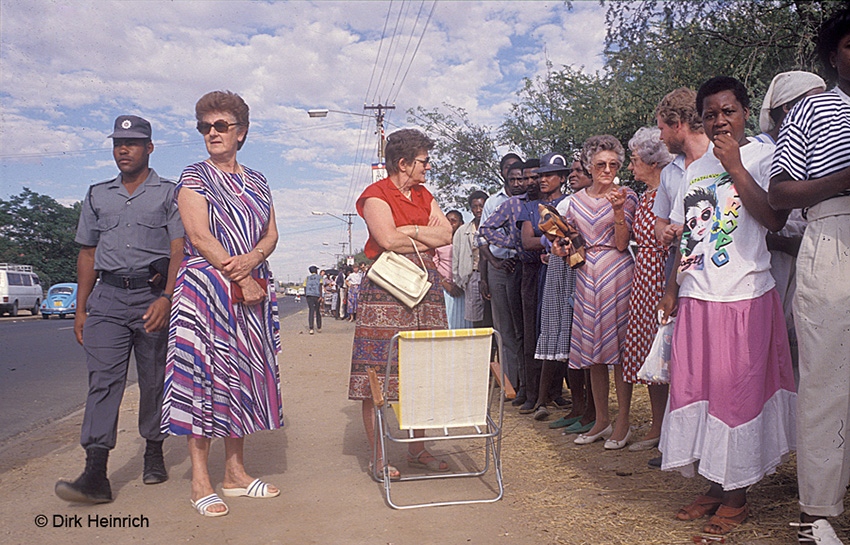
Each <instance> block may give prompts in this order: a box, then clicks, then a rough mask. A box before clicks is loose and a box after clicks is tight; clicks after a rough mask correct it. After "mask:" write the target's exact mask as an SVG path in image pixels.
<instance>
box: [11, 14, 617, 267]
mask: <svg viewBox="0 0 850 545" xmlns="http://www.w3.org/2000/svg"><path fill="white" fill-rule="evenodd" d="M604 37H605V8H603V7H600V5H599V3H598V2H581V1H578V2H573V3H572V7H571V8H570V7H568V6H567V5H566V4H565V3H564V2H560V1H555V2H543V1H524V2H473V1H463V2H452V1H443V0H440V1H437V2H434V1H433V0H425V1H400V0H396V1H393V2H366V1H357V2H330V1H321V2H307V1H297V2H282V1H280V2H260V1H253V2H246V1H236V0H230V1H228V0H216V1H213V0H194V1H188V0H185V1H179V0H177V1H156V0H144V1H141V0H140V1H106V0H91V1H86V0H0V198H3V199H7V198H8V197H10V196H11V195H16V194H19V193H20V192H21V191H22V189H23V188H24V187H26V188H29V189H30V190H32V191H35V192H36V193H40V194H44V195H49V196H51V197H53V198H55V199H56V200H57V201H59V202H60V203H63V204H65V205H71V204H73V203H74V202H76V201H79V200H82V198H83V197H84V196H85V193H86V190H87V188H88V186H90V185H91V184H93V183H97V182H100V181H103V180H108V179H111V178H113V177H115V175H116V174H117V173H118V170H117V167H116V166H115V163H114V161H113V159H112V153H111V141H110V140H109V139H108V138H107V137H106V136H107V135H108V134H109V133H111V132H112V127H113V122H114V119H115V118H116V117H117V116H118V115H121V114H135V115H140V116H142V117H144V118H146V119H148V120H149V121H150V122H151V124H152V126H153V142H154V146H155V149H154V153H153V155H152V156H151V166H152V167H153V168H154V169H155V170H156V171H157V173H158V174H159V175H160V176H163V177H166V178H170V179H174V180H177V179H178V178H179V177H180V173H181V172H182V170H183V168H184V167H185V166H187V165H189V164H192V163H195V162H198V161H202V160H204V159H206V158H207V157H208V155H207V154H206V150H205V148H204V144H203V138H202V137H201V135H200V134H198V132H197V131H196V130H195V128H194V127H195V118H194V105H195V102H197V100H198V99H199V98H200V97H201V96H202V95H204V94H205V93H207V92H209V91H213V90H231V91H233V92H236V93H238V94H239V95H240V96H242V97H243V98H244V99H245V101H246V102H247V103H248V106H249V107H250V121H251V127H250V131H249V134H248V139H247V142H246V144H245V146H244V147H243V148H242V150H241V151H240V152H239V155H238V157H237V160H238V161H239V162H240V163H243V164H245V165H246V166H248V167H251V168H253V169H255V170H259V171H260V172H262V173H263V174H264V175H265V176H266V178H267V179H268V182H269V185H270V187H271V190H272V195H273V197H274V206H275V213H276V219H277V226H278V231H279V235H280V238H279V242H278V246H277V249H276V250H275V252H274V253H273V254H272V255H271V256H270V257H269V263H270V265H271V267H272V270H273V272H274V274H275V276H276V279H277V280H280V281H285V282H286V281H292V282H295V281H301V280H303V278H304V276H305V275H306V274H307V269H308V267H309V266H310V265H313V264H315V265H318V266H320V267H325V266H330V265H332V264H333V263H335V262H336V255H335V254H341V253H343V251H344V250H346V251H347V250H348V245H347V242H348V232H347V227H348V225H347V223H346V220H345V214H347V213H352V212H355V210H354V202H355V200H356V198H357V196H358V195H359V194H360V193H361V192H362V191H363V189H364V188H365V187H366V186H367V185H368V184H369V183H371V181H372V179H371V167H370V165H371V163H372V162H374V161H376V160H377V148H378V136H377V135H376V134H375V119H374V117H362V116H357V115H350V114H345V113H336V112H330V113H329V114H328V116H327V117H326V118H324V119H315V118H310V117H309V116H308V115H307V110H308V109H314V108H326V109H330V110H338V111H341V112H350V113H354V114H358V113H359V114H364V113H366V114H369V113H371V112H368V111H365V110H364V109H363V106H364V105H365V104H370V105H373V104H392V105H395V109H394V110H390V111H388V113H387V115H386V131H387V134H389V133H390V132H392V131H394V130H397V129H399V128H407V127H415V126H416V123H415V120H413V121H411V120H410V117H409V115H408V114H407V111H408V110H409V109H411V108H416V107H419V106H421V107H423V108H425V109H426V110H433V109H435V108H440V107H442V105H443V103H448V104H451V105H453V106H459V107H462V108H464V109H465V110H466V111H467V112H468V113H469V116H470V119H471V120H472V121H473V122H475V123H479V124H486V125H489V126H492V127H496V126H498V125H499V124H500V123H501V122H502V120H503V119H504V116H505V115H506V113H507V112H508V111H509V110H510V106H511V104H512V102H513V101H514V100H515V99H516V93H517V91H518V90H519V89H520V88H521V87H522V82H523V78H526V77H529V78H533V77H534V76H537V75H540V74H544V73H545V71H546V63H547V61H549V62H551V63H552V64H553V65H554V67H555V68H556V69H558V68H560V67H561V66H564V65H569V66H572V67H574V68H577V69H578V68H581V67H584V70H587V71H591V72H592V71H596V70H600V69H601V68H602V64H603V58H602V54H601V52H602V48H603V40H604ZM314 212H322V213H324V215H315V214H314ZM329 214H331V215H333V216H337V217H336V218H334V217H332V216H330V215H329ZM351 237H352V242H353V246H354V250H355V251H357V250H360V249H362V247H363V246H364V244H365V242H366V238H367V232H366V227H365V224H364V223H363V221H362V219H361V218H360V217H358V216H355V217H354V219H353V221H352V234H351ZM342 243H346V244H345V246H343V245H342ZM69 280H70V279H69Z"/></svg>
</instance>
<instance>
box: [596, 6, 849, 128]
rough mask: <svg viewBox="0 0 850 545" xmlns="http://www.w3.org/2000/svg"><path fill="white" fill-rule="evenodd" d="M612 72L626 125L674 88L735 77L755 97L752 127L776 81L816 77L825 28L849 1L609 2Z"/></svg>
mask: <svg viewBox="0 0 850 545" xmlns="http://www.w3.org/2000/svg"><path fill="white" fill-rule="evenodd" d="M604 4H607V5H608V11H607V13H606V24H607V27H608V29H607V34H606V40H605V56H606V70H607V71H608V73H609V74H610V76H611V82H612V85H615V86H616V88H617V92H615V93H614V94H615V95H616V96H617V97H618V98H619V105H618V106H619V108H620V109H621V111H622V114H623V116H624V120H629V124H630V125H632V126H633V127H634V130H637V128H638V127H640V126H641V125H643V124H648V123H654V121H655V120H654V119H653V118H652V113H653V111H654V109H655V105H656V104H657V103H658V101H659V100H661V98H662V97H663V96H664V94H666V93H667V92H669V91H670V90H672V89H675V88H677V87H682V86H686V87H691V88H693V89H696V88H697V87H699V85H700V84H701V83H702V82H704V81H706V80H707V79H709V78H711V77H713V76H718V75H725V76H732V77H735V78H738V79H739V80H741V81H742V82H743V83H744V85H746V86H747V88H748V89H749V91H750V96H751V98H752V104H753V108H752V110H753V111H752V112H751V113H752V114H753V115H752V120H753V123H752V128H754V130H755V132H758V130H757V128H758V124H757V118H758V108H759V107H760V105H761V101H762V98H763V97H764V94H765V92H766V91H767V87H768V85H769V84H770V81H771V80H772V79H773V77H774V76H775V75H776V74H778V73H780V72H786V71H788V70H807V71H810V72H817V68H818V67H817V62H816V58H815V52H814V48H815V39H816V36H817V31H818V28H819V27H820V25H821V24H822V23H823V21H824V20H826V19H827V18H828V17H829V16H830V15H831V14H832V13H834V12H835V11H836V10H837V9H838V8H839V7H841V6H844V5H846V3H845V2H843V1H836V0H814V1H808V0H807V1H792V0H773V1H758V2H752V1H734V2H730V1H710V0H692V1H688V2H681V1H670V0H666V1H655V0H652V1H644V2H619V1H607V2H604Z"/></svg>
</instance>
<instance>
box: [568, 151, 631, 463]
mask: <svg viewBox="0 0 850 545" xmlns="http://www.w3.org/2000/svg"><path fill="white" fill-rule="evenodd" d="M624 160H625V151H624V150H623V146H622V145H621V144H620V142H619V141H618V140H617V139H616V138H614V137H613V136H610V135H602V136H592V137H590V138H588V139H587V141H586V142H585V143H584V146H583V148H582V162H583V163H584V164H585V166H586V168H587V170H588V171H589V172H590V175H591V178H592V179H593V183H592V184H591V186H590V187H588V188H585V189H582V190H581V191H579V192H578V193H576V194H575V195H573V196H572V197H571V198H570V199H565V200H564V201H562V202H561V204H560V205H559V207H558V208H559V211H560V212H561V214H562V215H563V216H564V218H565V219H566V220H567V221H568V222H569V223H570V224H572V225H574V226H575V227H576V228H577V229H578V230H579V231H580V232H581V234H582V236H583V237H584V240H585V245H586V251H587V253H586V262H585V264H584V265H583V266H582V267H581V268H579V269H578V272H577V274H576V288H575V298H574V301H573V330H572V336H571V340H570V367H571V368H573V369H584V368H587V367H589V368H590V380H591V385H592V389H593V400H594V402H595V404H596V422H595V423H594V425H593V427H592V428H591V429H590V430H589V431H588V432H586V433H584V434H581V435H579V436H578V437H577V438H576V439H575V442H576V443H578V444H580V445H583V444H589V443H593V442H595V441H597V440H599V439H603V438H605V439H608V440H607V441H606V442H605V448H608V449H618V448H622V447H623V446H625V444H626V443H627V442H628V440H629V435H630V432H629V406H630V405H631V390H632V388H631V386H632V385H631V384H627V383H625V382H624V381H623V366H622V360H621V357H622V349H623V345H624V342H625V337H626V328H627V326H628V321H629V294H630V292H631V284H632V275H633V271H634V260H633V259H632V256H631V254H630V253H629V252H628V246H629V239H630V237H631V230H632V222H633V221H634V216H635V210H636V208H637V203H638V198H637V195H636V194H635V192H634V191H632V190H631V189H628V188H619V187H618V186H617V185H616V184H615V183H614V179H615V178H616V176H617V171H618V170H620V167H622V165H623V161H624ZM555 247H556V248H560V245H559V244H555ZM553 251H555V253H556V254H557V253H558V252H560V250H553ZM608 365H613V366H614V373H615V375H614V376H615V381H616V386H617V403H618V408H619V411H618V416H617V419H616V428H615V427H613V426H612V424H611V421H610V417H609V415H608Z"/></svg>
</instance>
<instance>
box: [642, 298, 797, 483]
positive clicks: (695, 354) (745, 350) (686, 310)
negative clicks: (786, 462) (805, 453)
mask: <svg viewBox="0 0 850 545" xmlns="http://www.w3.org/2000/svg"><path fill="white" fill-rule="evenodd" d="M794 390H795V388H794V376H793V372H792V369H791V353H790V350H789V347H788V333H787V330H786V328H785V318H784V316H783V313H782V303H781V302H780V301H779V295H778V294H777V293H776V290H775V289H771V290H770V291H768V292H767V293H765V294H764V295H762V296H760V297H756V298H755V299H748V300H744V301H734V302H713V301H702V300H699V299H692V298H689V297H683V298H681V299H680V300H679V313H678V317H677V319H676V328H675V331H674V333H673V354H672V361H671V363H670V398H669V402H668V405H667V413H666V414H665V416H664V424H663V427H662V432H661V443H660V445H659V448H660V450H661V451H662V452H663V453H664V456H663V462H662V469H677V470H679V471H681V472H682V474H683V475H685V476H693V474H694V465H695V464H694V463H695V462H697V461H699V473H700V474H701V475H703V476H704V477H706V478H707V479H709V480H711V481H713V482H716V483H719V484H721V485H723V489H724V490H735V489H737V488H742V487H745V486H749V485H751V484H754V483H757V482H758V481H760V480H761V479H762V477H764V475H767V474H769V473H773V472H774V471H775V468H776V466H778V465H779V464H780V463H782V460H783V458H784V457H785V456H786V455H787V454H788V453H789V452H790V451H791V450H793V449H794V447H795V436H796V429H795V417H796V393H795V392H794Z"/></svg>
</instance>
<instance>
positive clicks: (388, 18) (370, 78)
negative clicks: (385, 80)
mask: <svg viewBox="0 0 850 545" xmlns="http://www.w3.org/2000/svg"><path fill="white" fill-rule="evenodd" d="M392 9H393V2H392V0H390V3H389V5H388V6H387V14H386V16H384V28H383V30H381V41H379V42H378V54H377V55H376V56H375V64H373V65H372V75H371V76H369V85H368V86H367V87H366V97H365V98H364V99H363V102H364V103H365V102H366V100H368V98H369V91H371V90H372V81H373V80H374V78H375V70H376V69H377V68H378V61H379V60H380V58H381V48H382V47H383V45H384V36H386V33H387V24H388V23H389V22H390V11H392Z"/></svg>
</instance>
